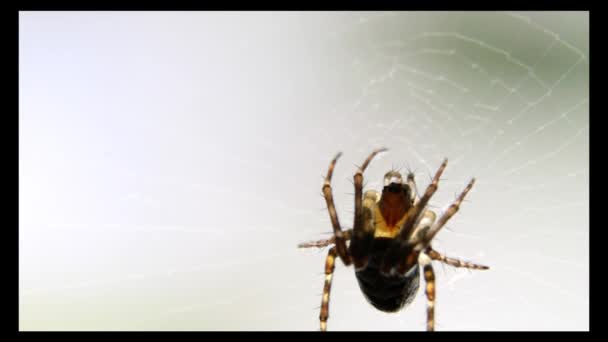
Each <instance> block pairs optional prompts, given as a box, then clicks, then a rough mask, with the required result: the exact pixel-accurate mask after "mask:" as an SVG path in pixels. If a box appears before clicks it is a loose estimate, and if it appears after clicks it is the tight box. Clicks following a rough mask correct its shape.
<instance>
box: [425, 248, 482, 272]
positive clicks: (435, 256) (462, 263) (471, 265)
mask: <svg viewBox="0 0 608 342" xmlns="http://www.w3.org/2000/svg"><path fill="white" fill-rule="evenodd" d="M426 253H427V254H428V255H429V257H431V259H433V260H437V261H441V262H443V263H444V264H448V265H450V266H454V267H464V268H470V269H474V270H487V269H489V268H490V267H488V266H484V265H479V264H474V263H472V262H466V261H462V260H458V259H454V258H450V257H447V256H445V255H442V254H440V253H439V252H437V251H435V250H433V249H432V248H430V247H429V248H427V250H426Z"/></svg>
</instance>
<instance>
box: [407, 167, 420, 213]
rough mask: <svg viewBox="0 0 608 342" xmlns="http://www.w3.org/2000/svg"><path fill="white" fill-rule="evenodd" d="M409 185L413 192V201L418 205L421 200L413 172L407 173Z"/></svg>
mask: <svg viewBox="0 0 608 342" xmlns="http://www.w3.org/2000/svg"><path fill="white" fill-rule="evenodd" d="M407 185H408V186H409V187H410V191H411V192H412V203H414V205H416V204H417V203H418V202H419V201H420V196H418V187H417V186H416V180H414V174H413V173H412V172H409V173H408V174H407Z"/></svg>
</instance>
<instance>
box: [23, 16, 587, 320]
mask: <svg viewBox="0 0 608 342" xmlns="http://www.w3.org/2000/svg"><path fill="white" fill-rule="evenodd" d="M588 21H589V15H588V13H586V12H574V13H560V12H552V13H535V12H525V13H507V12H475V13H466V12H465V13H457V12H453V13H444V12H434V13H426V12H411V13H398V12H393V13H383V12H368V13H353V12H333V13H322V12H307V13H297V12H276V13H265V12H249V13H236V12H235V13H223V12H208V13H205V12H22V13H21V14H20V33H19V34H20V36H19V38H20V53H19V58H20V67H19V75H20V97H19V106H20V112H19V119H20V120H19V123H20V125H19V132H20V134H19V138H20V164H19V172H20V180H19V187H20V201H19V204H20V212H19V219H20V228H19V234H20V244H19V256H20V258H19V259H20V260H19V262H20V280H19V281H20V285H19V288H20V329H22V330H108V329H109V330H292V329H293V330H316V329H318V314H319V312H318V309H317V307H318V306H319V304H320V300H321V297H320V293H321V289H322V286H323V276H322V270H323V266H324V265H323V263H324V258H325V253H326V251H324V250H323V251H319V250H298V249H296V245H297V244H298V243H299V242H302V241H307V240H313V239H319V238H324V237H328V236H329V235H328V232H330V231H331V226H330V224H329V219H328V215H327V212H326V211H325V210H324V201H323V199H322V197H321V196H320V189H321V185H322V175H323V174H324V173H325V171H326V169H327V165H328V163H329V160H330V159H331V157H332V156H333V155H334V154H335V153H336V152H337V151H343V152H344V156H343V158H342V159H341V160H340V161H339V163H338V165H337V168H336V172H335V177H334V191H335V197H336V203H337V207H338V212H339V214H340V219H341V222H342V223H343V225H344V226H345V227H350V225H351V223H352V205H353V199H352V194H351V193H352V191H353V190H352V184H351V183H350V180H351V179H352V175H353V173H354V171H355V166H354V164H360V163H361V162H362V161H363V159H364V158H365V157H366V156H367V154H368V153H369V152H370V151H371V150H372V149H374V148H377V147H380V146H386V147H389V148H390V151H389V152H388V153H385V154H383V155H382V156H381V157H380V158H378V159H376V160H374V162H373V163H372V164H371V166H370V168H369V169H368V171H367V172H366V175H365V176H366V180H367V188H372V187H374V188H379V187H380V185H381V183H380V179H381V176H382V175H383V174H384V172H386V171H387V169H389V168H391V167H392V166H395V167H403V168H404V169H405V168H407V167H411V168H412V169H416V170H417V171H416V175H417V177H418V181H419V186H420V188H424V187H425V186H426V185H427V184H428V181H429V175H430V174H431V173H433V172H434V171H435V169H436V168H437V167H438V166H439V164H440V162H441V160H442V158H443V157H448V158H449V159H450V162H449V165H448V168H447V170H446V171H445V174H444V180H443V181H442V183H441V185H440V187H439V191H438V192H437V194H436V195H435V197H434V198H433V200H432V201H431V204H432V205H433V206H435V207H437V209H441V208H443V207H445V206H447V205H448V204H449V203H450V202H451V201H452V200H453V199H454V196H455V194H456V193H457V192H458V191H460V190H461V189H462V188H463V187H464V186H465V185H466V182H467V181H468V180H469V179H470V177H472V176H475V177H476V178H477V183H476V185H475V188H474V190H473V191H472V192H471V193H470V195H469V197H468V201H467V202H466V203H464V205H463V207H462V209H461V211H460V212H459V213H458V214H457V216H455V217H454V218H453V220H452V221H450V222H449V224H448V228H447V229H445V230H444V231H442V232H441V234H439V236H438V238H437V241H436V243H435V246H436V247H437V249H439V250H440V251H444V252H445V253H447V254H449V255H451V256H455V257H462V258H464V259H468V260H473V261H476V262H479V263H483V264H487V265H490V266H491V267H492V268H491V270H489V271H484V272H468V271H466V270H457V269H454V268H451V267H442V266H441V265H440V264H437V265H436V267H435V268H436V273H437V284H438V285H437V287H438V288H437V305H436V321H437V330H539V329H547V330H587V329H588V327H589V316H588V308H589V300H588V295H589V290H588V285H589V283H588V277H589V266H588V261H589V260H588V252H589V244H588V237H589V229H588V228H589V217H588V210H589V209H588V208H589V200H588V186H589V170H588V163H589V142H588V137H589V117H588V97H589V86H588V78H589V60H588V51H589V41H588V37H589V31H588ZM334 279H335V281H334V287H333V292H332V298H331V313H330V320H329V329H330V330H423V329H424V328H425V300H424V295H423V292H422V291H421V292H419V295H418V297H417V299H416V301H415V302H414V303H413V304H412V305H411V306H410V307H409V308H408V309H407V310H405V311H403V312H401V313H399V314H385V313H381V312H377V311H375V310H374V309H373V308H372V307H371V306H370V305H369V304H367V303H366V302H365V300H364V298H363V297H362V295H361V294H360V293H359V290H358V287H357V284H356V281H355V278H354V274H353V270H352V268H345V267H344V266H343V265H342V264H341V262H339V263H338V265H337V270H336V276H335V278H334Z"/></svg>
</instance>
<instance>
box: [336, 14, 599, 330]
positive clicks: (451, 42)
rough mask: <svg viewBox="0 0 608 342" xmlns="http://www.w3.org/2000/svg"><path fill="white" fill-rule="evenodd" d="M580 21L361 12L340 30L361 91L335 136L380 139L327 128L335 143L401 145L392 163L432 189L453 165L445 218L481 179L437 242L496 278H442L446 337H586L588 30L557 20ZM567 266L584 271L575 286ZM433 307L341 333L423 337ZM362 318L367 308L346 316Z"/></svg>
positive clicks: (355, 91) (443, 194)
mask: <svg viewBox="0 0 608 342" xmlns="http://www.w3.org/2000/svg"><path fill="white" fill-rule="evenodd" d="M579 15H580V14H579ZM572 18H577V17H576V16H573V17H570V16H568V15H567V14H542V13H526V14H518V13H483V14H479V13H475V14H451V13H450V14H438V13H433V14H423V13H394V12H391V13H374V14H369V13H363V14H360V16H359V17H358V19H357V20H355V21H356V24H353V25H346V26H345V28H344V30H343V31H341V32H338V33H336V37H339V38H337V39H342V40H344V41H346V42H347V43H346V45H347V46H348V48H347V51H348V53H347V55H350V56H351V58H350V59H345V61H346V62H349V65H348V67H346V68H345V69H347V70H348V72H345V73H348V74H351V77H352V81H351V82H352V84H353V88H352V89H348V90H350V91H351V93H350V94H349V97H350V98H351V101H345V102H344V103H343V104H342V105H340V106H337V107H335V108H334V110H333V111H332V116H330V117H333V119H334V120H332V123H333V124H330V125H327V127H331V130H338V131H340V130H341V129H343V130H349V129H351V128H350V127H353V126H364V127H367V132H368V134H367V135H360V134H349V132H348V131H346V132H342V133H340V132H338V133H336V132H329V131H328V132H327V134H328V135H331V136H338V137H340V139H341V140H340V141H335V144H336V145H338V146H341V145H343V146H344V149H347V146H359V147H360V148H359V150H357V152H358V154H359V155H365V153H367V151H369V149H370V147H369V146H374V147H377V146H390V147H391V151H390V157H388V158H386V160H388V159H391V160H404V159H406V158H407V159H408V162H407V164H409V165H407V166H406V165H399V166H401V167H403V166H405V169H407V168H417V169H418V172H417V175H418V179H419V180H422V183H423V184H422V185H420V181H419V186H418V187H419V189H420V191H423V189H424V186H426V185H427V184H428V183H429V178H430V175H431V174H432V173H433V172H434V171H435V170H436V169H437V167H438V165H439V164H440V163H441V160H442V159H443V157H449V163H448V168H447V170H446V173H445V174H444V177H445V178H446V179H444V180H443V181H442V182H441V185H440V190H439V191H438V192H437V193H436V195H435V196H434V198H433V199H432V201H431V206H432V207H433V205H435V208H437V209H439V210H441V209H442V208H445V206H447V205H449V203H451V201H453V199H454V198H455V195H456V194H457V193H458V191H461V189H462V188H463V187H464V185H466V181H467V180H468V179H469V177H471V176H475V177H476V179H477V183H476V185H475V190H474V192H473V193H472V194H471V195H470V196H469V198H468V199H469V201H467V202H465V203H464V205H463V210H462V211H461V212H459V213H458V214H457V215H456V216H455V217H454V218H453V219H452V220H451V222H449V224H448V229H447V231H444V232H443V233H442V234H441V236H440V237H439V239H438V240H439V241H437V242H436V243H435V246H436V247H437V246H439V248H440V250H445V253H446V254H447V255H454V256H463V257H464V258H468V259H472V260H475V259H477V260H478V261H479V262H481V263H484V262H485V263H488V264H491V267H492V269H491V270H490V271H488V272H478V273H471V272H467V271H462V270H448V269H444V270H442V269H441V268H439V270H438V274H439V275H438V277H437V278H438V279H437V282H438V285H437V287H438V289H437V296H438V299H437V301H438V302H437V305H438V307H441V309H437V310H436V317H437V319H436V321H437V322H438V329H447V330H477V329H482V330H493V329H496V330H504V329H513V328H515V329H522V330H536V329H540V330H542V329H559V330H562V329H565V330H569V329H576V330H578V329H582V330H585V329H587V327H588V321H587V320H588V316H587V312H588V297H587V295H588V289H587V288H588V283H587V281H588V264H587V262H588V259H587V255H588V245H587V243H588V242H587V241H588V240H587V238H588V214H587V212H588V190H587V188H588V134H589V133H588V132H589V131H588V128H589V122H588V85H587V80H588V58H587V52H586V51H587V48H586V41H585V39H586V38H582V40H581V36H580V35H577V33H576V32H579V33H582V32H583V31H574V30H571V31H568V29H578V30H582V27H577V28H574V27H573V26H572V27H568V28H564V27H563V25H562V26H560V24H559V20H564V21H566V22H570V20H572ZM578 18H582V17H578ZM574 20H577V19H574ZM349 38H350V39H352V40H351V41H349ZM349 43H351V44H349ZM346 83H348V82H346ZM340 122H342V123H344V122H349V125H340V124H339V123H340ZM349 126H350V127H349ZM345 137H350V138H351V139H350V140H347V141H344V138H345ZM375 163H376V165H375V166H374V168H375V169H380V170H386V169H388V168H389V167H392V166H393V165H392V164H388V163H387V161H379V162H375ZM378 165H380V166H378ZM345 177H347V176H346V175H345ZM372 177H373V176H372ZM367 179H370V176H368V177H367ZM374 179H380V178H379V175H375V178H374ZM379 185H380V184H379V183H377V182H376V183H374V184H373V187H375V188H378V187H379ZM341 209H342V210H343V211H346V210H348V208H347V207H343V208H341ZM450 227H453V229H450ZM564 269H568V270H569V272H570V271H572V272H573V273H572V274H569V275H568V276H567V277H564V275H563V273H562V270H564ZM352 291H353V293H354V292H356V291H357V289H354V290H352ZM557 298H559V300H555V299H557ZM345 301H347V299H343V302H345ZM343 305H344V304H343ZM423 307H424V301H423V300H418V301H417V303H415V304H414V306H413V308H412V309H411V310H409V311H408V313H405V314H404V315H407V317H406V318H404V317H403V316H400V317H396V318H394V319H395V321H391V322H390V323H387V319H386V318H381V317H376V316H375V315H371V314H370V316H369V317H370V318H369V321H367V322H366V323H361V324H360V325H353V324H352V322H348V321H346V322H344V321H343V322H344V324H340V323H335V322H334V323H333V324H334V327H335V328H337V329H353V328H354V329H358V328H360V329H364V330H365V329H368V327H370V326H373V327H374V328H379V329H387V330H393V329H394V328H395V327H399V328H400V329H405V330H407V329H408V327H409V328H420V329H424V321H423V319H422V318H423V317H424V315H423V314H422V312H423V310H424V308H423ZM360 309H361V310H365V309H364V308H363V307H362V308H360ZM333 310H334V312H335V311H338V313H335V315H340V314H341V313H340V311H339V310H340V308H335V309H333ZM351 310H352V311H357V310H359V308H357V309H353V308H352V306H351V307H349V308H346V309H344V311H343V312H342V314H346V312H350V311H351ZM570 310H571V311H570ZM569 312H570V313H571V314H570V313H569ZM371 317H374V318H371ZM397 321H398V322H401V323H397ZM408 321H409V322H408ZM413 322H418V323H417V324H413ZM448 322H449V323H448ZM391 324H392V325H391ZM412 324H413V326H412Z"/></svg>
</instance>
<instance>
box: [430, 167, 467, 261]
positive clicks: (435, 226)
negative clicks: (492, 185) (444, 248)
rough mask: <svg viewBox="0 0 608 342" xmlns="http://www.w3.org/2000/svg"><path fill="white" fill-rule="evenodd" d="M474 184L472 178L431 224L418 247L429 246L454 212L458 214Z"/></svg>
mask: <svg viewBox="0 0 608 342" xmlns="http://www.w3.org/2000/svg"><path fill="white" fill-rule="evenodd" d="M473 184H475V178H473V179H471V181H470V182H469V184H467V186H466V188H464V190H463V191H462V192H461V193H460V195H459V196H458V198H456V201H454V203H452V204H451V205H450V206H449V207H448V209H447V210H446V211H445V212H444V213H443V215H441V217H439V219H438V220H437V221H436V222H435V223H434V224H433V226H431V229H429V231H428V233H427V234H426V235H425V236H424V239H423V241H422V242H421V243H420V247H418V248H420V250H422V249H424V248H426V247H428V246H429V244H430V243H431V241H432V240H433V238H434V237H435V235H437V233H439V231H440V230H441V228H442V227H443V226H444V225H445V224H446V222H448V220H449V219H450V218H451V217H452V216H454V214H456V212H457V211H458V209H460V204H461V203H462V201H463V200H464V198H465V196H466V195H467V194H468V193H469V191H471V189H472V188H473Z"/></svg>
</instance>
